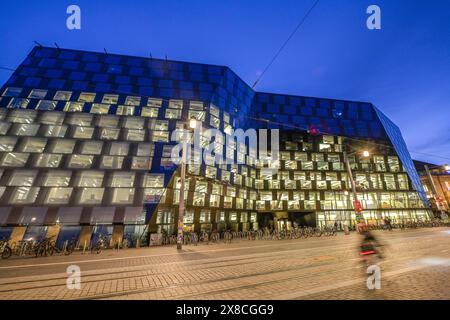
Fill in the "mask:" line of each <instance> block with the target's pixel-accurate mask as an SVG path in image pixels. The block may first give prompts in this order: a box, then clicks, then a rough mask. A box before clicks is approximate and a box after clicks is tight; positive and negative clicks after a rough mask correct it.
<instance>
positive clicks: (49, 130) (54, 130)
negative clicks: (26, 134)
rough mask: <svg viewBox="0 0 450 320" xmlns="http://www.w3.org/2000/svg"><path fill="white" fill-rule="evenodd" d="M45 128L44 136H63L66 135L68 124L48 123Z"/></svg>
mask: <svg viewBox="0 0 450 320" xmlns="http://www.w3.org/2000/svg"><path fill="white" fill-rule="evenodd" d="M43 128H44V130H43V131H44V136H45V137H58V138H62V137H64V136H65V134H66V131H67V126H66V125H63V126H54V125H46V126H43Z"/></svg>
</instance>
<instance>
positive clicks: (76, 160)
mask: <svg viewBox="0 0 450 320" xmlns="http://www.w3.org/2000/svg"><path fill="white" fill-rule="evenodd" d="M93 160H94V156H88V155H81V154H74V155H72V156H70V158H69V165H68V167H69V168H90V167H91V166H92V161H93Z"/></svg>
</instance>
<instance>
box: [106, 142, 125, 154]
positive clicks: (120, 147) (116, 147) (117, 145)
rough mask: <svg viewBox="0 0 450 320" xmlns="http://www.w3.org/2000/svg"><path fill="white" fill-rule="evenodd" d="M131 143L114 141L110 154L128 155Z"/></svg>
mask: <svg viewBox="0 0 450 320" xmlns="http://www.w3.org/2000/svg"><path fill="white" fill-rule="evenodd" d="M128 149H129V144H128V143H127V142H112V143H111V149H110V151H109V154H110V155H112V156H126V155H128Z"/></svg>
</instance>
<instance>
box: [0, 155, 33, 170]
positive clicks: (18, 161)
mask: <svg viewBox="0 0 450 320" xmlns="http://www.w3.org/2000/svg"><path fill="white" fill-rule="evenodd" d="M29 156H30V154H29V153H15V152H8V153H5V154H4V156H3V160H2V166H5V167H23V166H24V165H25V164H26V163H27V160H28V157H29Z"/></svg>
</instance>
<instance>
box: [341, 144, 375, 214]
mask: <svg viewBox="0 0 450 320" xmlns="http://www.w3.org/2000/svg"><path fill="white" fill-rule="evenodd" d="M357 153H359V151H357V152H352V153H349V154H347V152H345V151H344V152H343V154H344V162H345V166H346V167H347V173H348V177H349V179H350V183H351V185H352V198H353V201H352V202H353V208H354V210H355V214H356V221H357V222H358V223H359V222H360V219H359V215H360V214H361V209H362V207H361V205H360V204H359V201H358V196H357V194H356V184H355V180H354V179H353V172H352V168H351V166H350V161H349V158H348V157H349V156H352V155H354V154H357ZM362 156H363V157H365V158H367V157H369V156H370V152H369V151H367V150H364V151H363V152H362Z"/></svg>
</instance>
